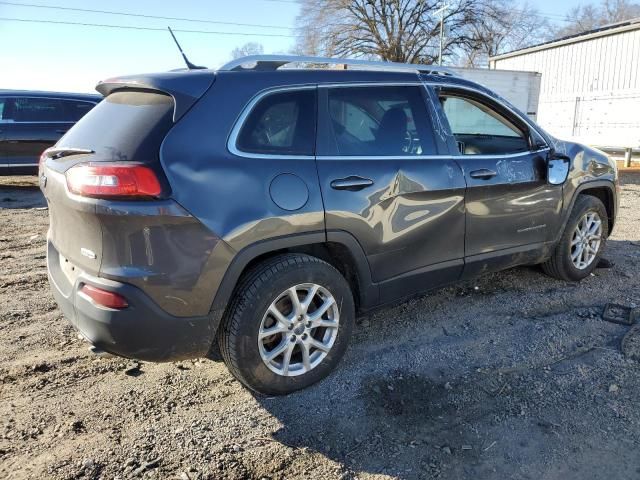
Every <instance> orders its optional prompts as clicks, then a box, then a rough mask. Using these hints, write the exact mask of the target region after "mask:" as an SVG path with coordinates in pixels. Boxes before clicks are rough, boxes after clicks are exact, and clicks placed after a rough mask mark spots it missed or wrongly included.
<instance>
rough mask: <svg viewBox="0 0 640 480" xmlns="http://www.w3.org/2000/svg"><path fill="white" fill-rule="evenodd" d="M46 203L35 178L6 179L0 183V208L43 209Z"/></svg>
mask: <svg viewBox="0 0 640 480" xmlns="http://www.w3.org/2000/svg"><path fill="white" fill-rule="evenodd" d="M46 206H47V202H46V200H45V198H44V195H42V192H41V191H40V187H39V185H38V178H37V177H6V178H3V179H2V182H1V183H0V208H43V207H46Z"/></svg>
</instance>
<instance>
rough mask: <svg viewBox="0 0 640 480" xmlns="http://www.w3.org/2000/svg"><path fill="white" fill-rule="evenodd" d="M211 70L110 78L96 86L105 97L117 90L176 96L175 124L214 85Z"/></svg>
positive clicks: (213, 75) (174, 97)
mask: <svg viewBox="0 0 640 480" xmlns="http://www.w3.org/2000/svg"><path fill="white" fill-rule="evenodd" d="M215 79H216V74H215V72H214V71H212V70H183V71H175V72H165V73H151V74H143V75H131V76H125V77H116V78H110V79H109V80H105V81H103V82H100V83H98V85H96V90H97V91H98V92H100V93H101V94H102V95H104V96H105V97H106V96H107V95H110V94H111V93H113V92H115V91H117V90H124V89H141V90H152V91H157V92H162V93H166V94H167V95H171V97H173V103H174V107H173V121H174V122H177V121H178V120H179V119H180V118H181V117H182V116H183V115H184V114H185V113H187V111H188V110H189V109H190V108H191V107H192V106H193V104H194V103H196V101H198V99H199V98H200V97H202V95H204V94H205V92H206V91H207V90H208V89H209V88H210V87H211V85H213V82H214V81H215Z"/></svg>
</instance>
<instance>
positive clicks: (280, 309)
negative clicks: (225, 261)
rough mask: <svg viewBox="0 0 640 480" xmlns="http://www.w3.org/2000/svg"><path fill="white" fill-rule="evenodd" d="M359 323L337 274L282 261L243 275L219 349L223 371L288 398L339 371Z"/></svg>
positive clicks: (311, 261)
mask: <svg viewBox="0 0 640 480" xmlns="http://www.w3.org/2000/svg"><path fill="white" fill-rule="evenodd" d="M314 292H315V293H314ZM312 293H313V295H314V296H313V297H310V295H311V294H312ZM294 295H295V298H297V299H298V302H297V304H294V303H295V299H294ZM332 301H333V302H334V303H332ZM307 302H309V304H308V305H307V306H306V309H305V304H306V303H307ZM323 309H324V311H323ZM301 318H302V320H300V319H301ZM354 319H355V307H354V301H353V295H352V292H351V289H350V287H349V284H348V283H347V281H346V280H345V278H344V277H343V276H342V275H341V274H340V272H339V271H338V270H336V269H335V268H334V267H333V266H331V265H330V264H328V263H327V262H325V261H323V260H320V259H319V258H316V257H312V256H309V255H303V254H285V255H278V256H276V257H274V258H271V259H269V260H266V261H264V262H261V263H260V264H258V265H256V266H255V267H253V268H252V269H251V270H250V271H249V272H248V273H247V274H245V275H243V277H242V279H241V280H240V282H239V284H238V286H237V288H236V290H235V293H234V296H233V299H232V301H231V303H230V305H229V307H228V308H227V311H226V312H225V315H224V317H223V319H222V323H221V325H220V330H219V333H218V343H219V347H220V352H221V354H222V358H223V359H224V362H225V364H226V365H227V367H228V369H229V370H230V372H231V373H232V374H233V376H234V377H236V378H237V379H238V380H239V381H240V382H242V384H244V385H245V386H246V387H248V388H250V389H251V390H254V391H256V392H259V393H262V394H265V395H284V394H287V393H291V392H294V391H296V390H299V389H302V388H305V387H308V386H309V385H312V384H313V383H316V382H318V381H319V380H321V379H323V378H324V377H326V376H327V375H328V374H329V373H330V372H331V371H332V370H333V369H334V368H335V366H336V365H337V364H338V363H339V362H340V360H341V358H342V356H343V355H344V353H345V351H346V349H347V345H348V343H349V338H350V336H351V332H352V330H353V325H354ZM270 332H276V333H273V334H271V333H270ZM282 349H285V350H284V351H283V352H282V353H281V354H278V355H275V354H276V353H278V352H279V351H280V350H282ZM290 350H291V353H289V351H290ZM305 353H306V354H305ZM273 355H275V357H274V358H273V359H271V357H272V356H273ZM287 359H288V360H287Z"/></svg>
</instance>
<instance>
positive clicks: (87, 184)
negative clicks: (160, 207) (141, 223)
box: [66, 163, 162, 198]
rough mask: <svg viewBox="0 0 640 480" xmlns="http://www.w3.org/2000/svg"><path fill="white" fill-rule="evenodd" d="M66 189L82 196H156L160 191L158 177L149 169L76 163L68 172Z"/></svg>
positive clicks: (138, 166)
mask: <svg viewBox="0 0 640 480" xmlns="http://www.w3.org/2000/svg"><path fill="white" fill-rule="evenodd" d="M66 176H67V188H68V189H69V191H70V192H71V193H75V194H76V195H82V196H83V197H95V198H113V197H157V196H158V195H160V193H161V192H162V188H161V187H160V182H159V181H158V177H157V176H156V174H155V173H154V171H153V170H151V169H150V168H149V167H145V166H143V165H137V164H128V165H127V164H124V165H113V164H107V165H100V164H99V163H86V164H79V165H76V166H74V167H71V168H70V169H69V170H67V173H66Z"/></svg>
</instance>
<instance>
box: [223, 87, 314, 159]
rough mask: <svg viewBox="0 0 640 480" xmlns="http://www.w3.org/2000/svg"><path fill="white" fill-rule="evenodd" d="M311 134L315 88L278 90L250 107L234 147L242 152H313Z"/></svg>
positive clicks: (288, 153)
mask: <svg viewBox="0 0 640 480" xmlns="http://www.w3.org/2000/svg"><path fill="white" fill-rule="evenodd" d="M315 133H316V91H315V89H313V90H311V89H310V90H295V91H287V92H278V93H272V94H269V95H267V96H266V97H264V98H262V99H261V100H260V101H258V103H257V104H256V105H255V106H254V107H253V109H252V110H251V111H250V113H249V115H248V116H247V118H246V120H245V122H244V124H242V126H241V128H240V131H239V134H238V137H237V140H236V145H235V146H236V148H237V149H238V150H239V151H242V152H246V153H257V154H283V155H313V153H314V150H315Z"/></svg>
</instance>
